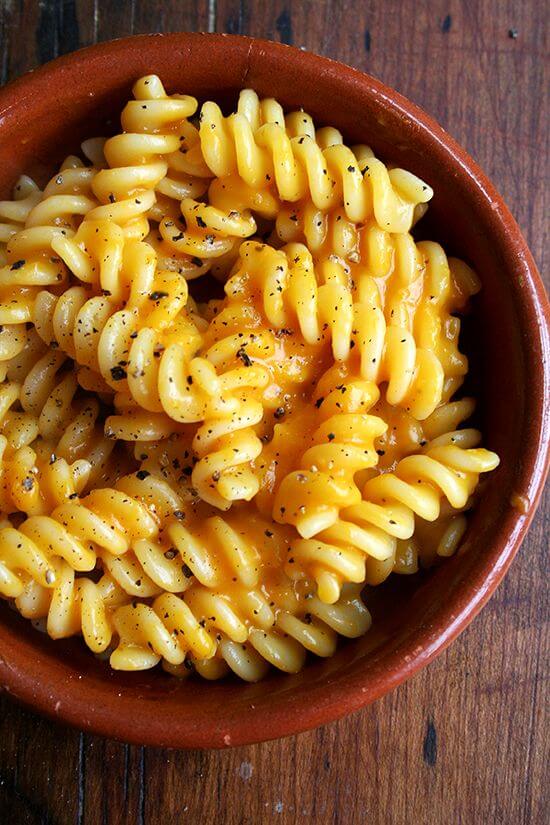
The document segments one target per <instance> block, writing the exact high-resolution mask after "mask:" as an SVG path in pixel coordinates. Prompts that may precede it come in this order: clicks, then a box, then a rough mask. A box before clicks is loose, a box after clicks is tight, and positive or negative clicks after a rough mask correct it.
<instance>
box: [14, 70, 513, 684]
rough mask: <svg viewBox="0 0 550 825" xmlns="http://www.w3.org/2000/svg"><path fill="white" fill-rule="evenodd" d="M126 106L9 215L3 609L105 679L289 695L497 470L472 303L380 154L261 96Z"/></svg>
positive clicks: (25, 191) (447, 549)
mask: <svg viewBox="0 0 550 825" xmlns="http://www.w3.org/2000/svg"><path fill="white" fill-rule="evenodd" d="M132 91H133V97H132V99H131V100H130V101H129V102H128V103H127V104H126V106H125V107H124V109H123V111H122V114H121V131H120V132H119V133H118V134H115V135H114V136H112V137H109V138H101V137H94V138H90V139H88V140H86V141H84V143H83V144H82V153H83V158H84V159H80V158H78V157H76V156H73V155H71V156H69V157H67V158H66V160H65V161H64V162H63V164H62V166H61V168H60V169H59V170H58V171H57V172H56V174H54V175H53V177H51V179H50V180H49V181H48V182H47V183H46V185H45V186H44V188H43V189H42V188H40V187H39V186H38V184H37V183H35V182H34V181H32V180H31V179H30V178H28V177H26V176H22V177H21V178H20V179H19V181H18V182H17V184H16V186H15V190H14V193H13V199H12V200H4V201H0V596H1V597H3V598H5V599H7V600H9V601H10V602H12V603H13V605H14V606H15V608H16V609H17V610H18V611H19V612H20V613H21V614H22V615H23V616H24V617H26V618H28V619H31V620H33V622H35V623H36V625H37V626H38V627H41V628H42V629H44V630H45V631H46V632H47V633H48V634H49V635H50V636H51V637H52V638H55V639H63V638H67V637H69V636H72V635H78V634H80V635H81V636H82V638H83V640H84V643H85V644H86V645H87V646H88V648H89V649H90V650H91V651H92V652H93V653H95V654H98V655H101V657H103V658H106V659H108V660H109V663H110V665H111V667H113V668H115V669H119V670H128V671H133V670H143V669H147V668H151V667H154V666H156V665H161V666H162V667H163V668H164V669H165V670H166V671H167V672H168V673H171V674H173V675H175V676H177V677H185V676H187V675H189V674H190V673H195V674H197V675H198V676H200V677H202V678H205V679H209V680H211V679H219V678H223V677H225V676H226V675H230V674H235V675H236V676H238V677H239V678H241V679H244V680H246V681H257V680H258V679H260V678H262V677H263V676H264V675H265V674H266V672H267V671H268V669H269V668H270V667H274V668H277V669H278V670H280V671H282V672H283V673H296V672H298V671H299V670H300V669H301V668H302V667H303V666H304V663H305V661H306V658H307V655H308V654H309V653H311V654H314V655H316V656H319V657H328V656H331V655H332V654H333V653H334V651H335V649H336V646H337V644H338V638H339V637H346V638H356V637H358V636H361V635H363V634H364V633H366V632H367V631H368V629H369V627H370V625H371V616H370V613H369V610H368V608H367V604H368V590H365V587H368V586H374V585H377V584H379V583H380V582H382V581H383V580H384V579H385V578H387V576H389V575H390V574H391V573H396V574H401V575H408V574H412V573H415V572H417V571H418V570H419V568H420V567H428V566H430V565H433V564H436V563H439V562H440V561H441V560H443V559H444V558H445V557H448V556H450V555H452V554H454V553H455V552H456V551H457V550H458V548H459V546H460V544H461V542H462V540H463V538H464V536H465V533H466V531H467V519H468V511H469V510H470V509H471V508H472V507H473V506H475V501H476V495H477V493H476V490H477V487H478V480H479V478H480V476H481V475H482V474H485V473H488V472H490V471H492V470H493V469H494V468H495V467H496V466H497V464H498V457H497V456H496V455H495V454H494V453H492V452H490V451H488V450H485V449H483V448H482V447H481V446H480V440H481V435H480V433H479V432H478V431H477V430H475V429H472V428H469V427H468V426H466V427H465V428H462V427H461V425H463V424H464V423H465V422H467V420H468V418H469V417H470V416H471V414H472V412H473V408H474V401H473V399H470V398H460V397H458V398H457V397H456V392H457V390H458V389H459V388H460V386H461V385H462V382H463V381H464V378H465V376H466V374H467V372H468V360H467V358H466V356H465V355H464V354H462V353H461V352H460V349H459V334H460V320H459V318H458V317H457V316H458V314H460V313H462V312H464V311H465V310H466V309H467V305H468V301H469V299H470V297H471V296H473V295H475V293H476V292H478V290H479V288H480V283H479V281H478V278H477V276H476V275H475V273H474V272H473V271H472V270H471V269H470V268H469V267H468V266H467V265H466V264H465V263H464V262H462V261H460V260H458V259H456V258H447V256H446V254H445V252H444V250H443V249H442V247H441V246H440V245H439V244H437V243H433V242H430V241H421V242H419V243H417V242H416V241H415V239H414V237H413V234H412V231H413V228H414V226H415V224H416V223H417V221H418V220H420V219H421V218H422V216H423V214H424V212H425V211H426V209H427V204H428V202H429V201H430V199H431V197H432V194H433V193H432V190H431V188H430V187H429V185H428V184H427V183H424V182H423V181H421V180H420V179H419V178H417V177H416V176H414V175H413V174H411V173H409V172H408V171H406V170H403V169H399V168H393V167H391V166H386V165H385V164H384V163H382V161H381V160H379V159H378V158H376V157H375V155H374V153H373V152H372V150H371V149H370V148H369V147H368V146H366V145H358V146H353V147H348V146H347V145H346V143H345V141H344V137H343V136H342V134H341V133H340V132H339V131H338V130H337V129H335V128H333V127H330V126H328V127H324V128H321V129H316V127H315V124H314V122H313V119H312V118H311V117H310V116H309V115H308V114H307V113H305V112H304V111H302V110H300V111H295V112H291V113H285V112H284V110H283V108H282V106H281V105H280V104H279V103H278V102H277V101H276V100H273V99H270V98H267V99H260V98H258V96H257V95H256V93H255V92H254V91H252V90H250V89H245V90H243V91H242V92H241V93H240V95H239V99H238V103H237V109H236V111H235V112H234V113H233V114H229V115H228V116H225V115H224V114H223V113H222V111H221V109H220V107H219V106H218V105H217V103H215V102H213V101H205V102H203V103H202V105H199V103H198V101H197V100H195V98H194V97H191V96H188V95H185V94H179V93H176V94H171V93H168V92H167V91H166V89H165V88H164V86H163V84H162V82H161V80H160V79H159V78H158V77H157V76H155V75H148V76H145V77H143V78H141V79H139V80H138V81H137V82H136V83H135V85H134V87H133V90H132ZM202 276H206V277H205V278H204V277H202ZM199 277H201V278H202V281H197V283H193V284H191V285H190V283H189V282H191V281H196V279H198V278H199ZM364 600H365V601H364ZM365 602H366V603H367V604H366V603H365Z"/></svg>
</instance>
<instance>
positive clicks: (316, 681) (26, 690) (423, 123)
mask: <svg viewBox="0 0 550 825" xmlns="http://www.w3.org/2000/svg"><path fill="white" fill-rule="evenodd" d="M152 72H155V73H158V74H159V75H160V76H161V77H162V80H163V81H164V83H165V84H166V86H167V88H168V90H169V91H181V92H188V93H191V94H193V95H196V96H197V97H198V98H203V99H204V98H205V97H207V96H214V99H216V100H218V101H221V102H222V103H224V104H230V103H234V102H235V99H236V95H237V92H238V90H239V89H241V88H242V87H246V86H250V87H252V88H254V89H255V90H256V91H257V92H258V93H259V94H260V95H268V96H275V97H277V98H278V99H279V100H280V101H281V102H282V103H283V104H284V105H285V107H287V108H293V107H299V106H301V105H303V106H304V107H305V108H306V109H307V110H308V111H309V112H310V113H311V114H312V115H313V117H314V118H315V120H316V122H317V123H318V124H334V125H336V126H338V127H339V128H340V129H341V130H342V131H343V132H344V134H345V136H346V138H347V139H349V140H350V141H362V142H368V143H369V144H370V145H371V146H372V147H373V149H374V151H375V152H376V154H377V155H378V156H380V157H382V158H383V159H385V160H386V161H391V162H393V163H396V164H399V165H402V166H404V167H405V168H406V169H410V170H411V171H413V172H415V173H416V174H418V175H420V176H421V177H422V178H424V179H425V180H426V181H428V182H429V183H430V185H431V186H433V188H434V190H435V193H436V194H435V198H434V200H433V202H432V204H431V206H430V210H429V219H424V221H423V222H421V223H424V224H425V228H424V229H423V230H422V232H423V234H424V235H426V236H431V237H432V238H434V239H436V240H439V241H441V242H442V243H444V244H445V245H446V248H447V249H448V250H450V251H451V252H452V253H454V254H458V255H460V256H462V257H465V258H466V259H467V260H468V261H469V262H470V263H471V264H472V265H473V266H474V267H475V269H476V270H477V272H478V273H479V274H480V276H481V279H482V281H483V290H482V292H481V294H480V295H479V296H478V297H477V298H476V300H475V309H474V315H473V320H472V322H471V323H470V330H469V334H468V341H469V347H468V349H469V354H470V356H471V358H470V360H471V362H472V367H473V368H474V369H473V371H474V373H475V372H476V371H477V374H478V375H477V385H478V390H477V392H478V396H479V398H480V409H479V413H478V417H479V422H478V423H479V425H480V426H481V427H482V429H483V433H484V442H485V445H486V446H487V447H489V448H491V449H493V450H496V451H497V452H498V453H499V455H500V457H501V465H500V467H499V469H498V470H497V471H496V472H495V473H493V474H492V475H491V477H490V478H489V480H488V482H487V484H486V486H485V488H484V492H483V495H482V499H481V502H480V504H479V507H478V509H477V511H476V512H475V514H474V515H473V517H472V519H471V521H470V524H469V528H468V533H467V537H466V540H465V543H464V545H463V548H462V551H461V552H460V553H459V554H458V555H457V556H456V557H454V558H452V559H450V560H448V561H447V562H446V563H445V564H443V565H442V566H441V567H439V568H438V569H437V570H434V571H431V572H430V573H424V574H418V575H416V576H414V577H411V578H405V577H398V576H394V577H392V578H391V580H389V581H388V582H387V583H386V584H385V585H383V586H382V587H380V588H376V589H375V590H374V591H373V592H372V593H371V594H369V597H368V598H369V604H370V605H371V606H372V612H373V615H374V629H373V630H372V632H371V633H370V634H368V635H367V636H366V637H365V638H364V639H360V640H358V641H354V642H349V643H343V644H342V645H341V646H340V648H339V650H338V652H337V654H336V655H335V656H334V657H333V658H332V659H330V660H328V661H321V660H313V659H312V660H311V661H310V662H309V663H308V664H307V666H306V668H305V670H304V671H303V672H302V673H300V674H299V675H297V676H286V675H281V674H278V673H275V672H272V674H271V675H270V676H269V678H267V679H266V680H265V681H263V682H261V683H260V684H257V685H246V684H243V683H241V682H238V681H237V680H236V679H235V680H232V679H227V680H225V681H223V682H220V683H201V682H199V681H196V680H193V679H190V680H188V681H186V682H183V683H180V682H179V681H178V680H177V679H173V678H170V677H168V676H166V675H165V674H164V673H163V672H162V671H161V670H160V669H156V670H154V671H150V672H145V673H133V674H123V673H116V672H113V671H112V670H110V669H109V667H108V665H107V664H106V663H105V662H102V661H99V660H97V659H95V658H94V657H93V656H92V655H90V653H89V652H88V651H87V650H86V649H85V648H84V645H83V644H82V642H80V641H79V640H78V639H74V640H69V641H66V642H53V641H51V640H50V639H48V638H47V637H46V636H44V635H43V634H41V633H38V632H37V631H35V630H34V629H33V628H32V627H31V625H30V623H28V622H27V621H25V620H23V619H21V618H20V617H19V616H18V615H17V614H15V613H14V612H13V611H11V610H10V609H9V608H8V607H7V605H4V604H2V605H1V606H0V685H1V686H2V687H3V688H4V690H6V691H8V692H9V693H10V694H11V695H13V696H14V697H16V698H17V699H19V700H20V701H22V702H24V703H25V704H26V705H28V706H30V707H32V708H34V709H36V710H37V711H39V712H41V713H44V714H46V715H48V716H51V717H53V718H56V719H59V720H63V721H64V722H67V723H69V724H71V725H75V726H77V727H79V728H82V729H84V730H87V731H93V732H96V733H99V734H103V735H105V736H108V737H114V738H117V739H121V740H125V741H130V742H136V743H145V744H150V745H165V746H173V747H224V746H228V745H238V744H244V743H251V742H258V741H261V740H265V739H271V738H276V737H279V736H285V735H288V734H294V733H298V732H299V731H302V730H305V729H307V728H312V727H314V726H315V725H320V724H322V723H325V722H329V721H331V720H333V719H336V718H337V717H340V716H342V715H344V714H346V713H350V712H351V711H354V710H357V709H358V708H361V707H363V706H364V705H367V704H368V703H370V702H372V701H374V700H375V699H377V698H378V697H379V696H381V695H382V694H384V693H386V692H387V691H389V690H391V689H392V688H394V687H395V686H396V685H398V684H399V683H400V682H402V681H403V680H404V679H407V678H408V677H409V676H411V675H412V674H413V673H415V672H416V671H418V670H419V669H420V668H421V667H423V666H424V665H426V664H427V663H428V662H430V661H431V660H432V659H433V658H434V657H435V656H436V655H438V654H439V653H441V651H442V650H443V649H444V648H445V647H446V646H447V645H448V644H449V643H450V642H451V641H452V640H453V639H454V638H455V637H456V636H457V635H458V634H459V633H460V632H461V631H462V630H463V629H464V628H465V627H466V626H467V625H468V623H469V622H470V621H471V620H472V619H473V618H474V616H475V615H476V613H477V612H478V611H479V610H480V608H481V607H482V606H483V605H484V604H485V602H486V601H487V599H488V598H489V597H490V596H491V594H492V593H493V591H494V590H495V588H496V586H497V584H498V583H499V582H500V580H501V579H502V577H503V576H504V574H505V572H506V570H507V568H508V566H509V564H510V562H511V561H512V558H513V557H514V555H515V553H516V552H517V550H518V547H519V545H520V543H521V540H522V538H523V536H524V535H525V531H526V530H527V527H528V525H529V523H530V521H531V519H532V517H533V513H534V510H535V507H536V504H537V500H538V498H539V495H540V492H541V489H542V486H543V483H544V478H545V473H546V470H547V464H548V438H549V413H548V408H546V409H545V406H544V401H545V398H548V385H549V383H550V372H549V370H548V355H549V341H548V332H547V329H548V327H547V320H548V312H549V310H548V302H547V299H546V297H545V294H544V290H543V287H542V285H541V282H540V279H539V275H538V274H537V270H536V267H535V264H534V262H533V259H532V257H531V254H530V252H529V250H528V249H527V246H526V244H525V241H524V240H523V238H522V236H521V234H520V231H519V229H518V227H517V226H516V224H515V222H514V220H513V218H512V217H511V215H510V213H509V211H508V209H507V208H506V206H505V205H504V203H503V202H502V199H501V198H500V196H499V195H498V193H497V192H496V191H495V188H494V186H493V185H492V184H491V183H490V182H489V181H488V180H487V179H486V177H485V176H484V175H483V173H482V172H481V171H480V170H479V169H478V167H477V166H476V164H475V163H474V162H473V161H472V159H471V158H469V157H468V155H467V154H466V153H465V152H464V151H463V150H462V149H461V148H460V147H459V146H457V144H456V143H455V142H454V141H453V140H452V139H451V138H450V137H449V136H448V135H447V134H446V133H445V132H444V131H443V129H441V127H440V126H438V125H437V123H435V122H434V121H433V120H432V119H431V118H430V117H428V116H427V115H426V114H425V113H424V112H423V111H422V110H421V109H419V108H418V107H417V106H414V105H413V104H412V103H409V102H408V101H407V100H405V99H404V98H403V97H401V96H400V95H399V94H397V93H396V92H394V91H392V90H391V89H388V88H387V87H385V86H383V85H382V84H381V83H379V82H378V81H376V80H374V79H373V78H371V77H368V76H367V75H364V74H360V73H359V72H357V71H354V70H353V69H350V68H348V67H347V66H343V65H341V64H339V63H335V62H332V61H331V60H327V59H325V58H322V57H317V56H315V55H313V54H308V53H307V52H302V51H299V50H297V49H293V48H290V47H287V46H282V45H279V44H276V43H268V42H262V41H259V40H251V39H248V38H245V37H229V36H224V35H202V34H173V35H152V36H141V37H134V38H128V39H125V40H118V41H115V42H112V43H106V44H103V45H99V46H94V47H92V48H89V49H84V50H83V51H79V52H76V53H75V54H71V55H68V56H66V57H63V58H61V59H59V60H56V61H54V62H53V63H50V64H48V65H47V66H44V67H43V68H41V69H38V70H37V71H35V72H33V73H30V74H27V75H26V76H24V77H22V78H21V79H19V80H17V81H15V82H14V83H12V84H10V85H8V86H7V87H6V88H4V89H3V90H1V91H0V123H1V124H2V128H1V130H0V197H9V193H10V189H11V187H12V186H13V183H14V181H15V180H16V178H17V176H18V175H19V174H20V173H21V172H29V173H30V174H34V175H37V176H38V178H39V179H40V180H41V181H44V179H45V178H46V177H47V175H48V174H51V173H52V172H53V171H54V163H55V162H57V161H60V160H62V158H63V157H64V156H65V155H66V154H68V152H69V151H75V150H78V145H79V142H80V140H81V139H83V138H84V137H89V136H92V135H97V134H104V133H105V132H106V131H107V132H108V131H114V130H115V128H117V125H118V113H119V112H120V110H121V108H122V106H123V104H124V102H125V101H126V100H127V98H128V96H129V94H130V89H131V86H132V83H133V81H134V80H135V79H136V78H138V77H139V76H140V75H143V74H146V73H152ZM519 496H523V497H524V499H520V498H518V497H519ZM521 501H523V502H524V503H525V504H526V507H525V508H522V507H521V505H520V504H518V502H521ZM524 509H525V512H524ZM480 666H481V667H483V659H482V660H481V662H480Z"/></svg>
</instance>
